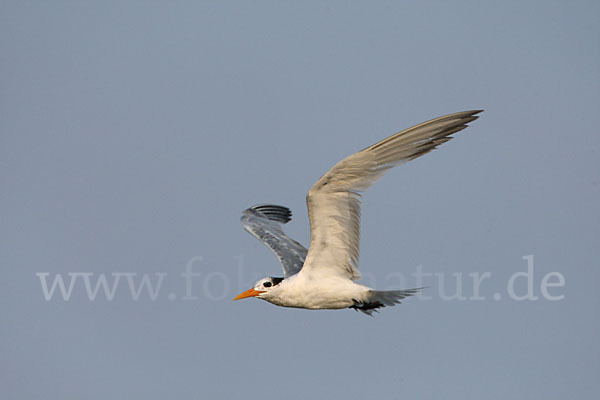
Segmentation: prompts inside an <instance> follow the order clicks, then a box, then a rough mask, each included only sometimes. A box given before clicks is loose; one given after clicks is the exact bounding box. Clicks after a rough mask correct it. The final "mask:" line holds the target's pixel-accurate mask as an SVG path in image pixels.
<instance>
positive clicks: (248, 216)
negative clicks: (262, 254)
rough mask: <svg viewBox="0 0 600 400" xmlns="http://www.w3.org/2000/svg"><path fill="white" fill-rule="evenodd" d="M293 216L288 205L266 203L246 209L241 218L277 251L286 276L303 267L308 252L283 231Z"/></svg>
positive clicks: (263, 241) (266, 243) (259, 237)
mask: <svg viewBox="0 0 600 400" xmlns="http://www.w3.org/2000/svg"><path fill="white" fill-rule="evenodd" d="M291 217H292V212H291V211H290V210H289V208H287V207H283V206H276V205H270V204H264V205H257V206H253V207H250V208H248V209H246V210H244V211H243V212H242V218H241V221H242V225H243V226H244V229H245V230H246V231H248V232H249V233H250V234H251V235H252V236H254V237H255V238H257V239H258V240H260V241H261V242H262V244H264V245H265V246H267V247H268V248H269V249H271V251H272V252H273V253H275V255H276V256H277V258H278V259H279V262H280V263H281V266H282V267H283V276H284V277H286V278H287V277H289V276H292V275H294V274H296V273H297V272H298V271H300V270H301V269H302V265H304V259H305V258H306V253H307V252H308V250H306V248H305V247H304V246H302V245H301V244H300V243H298V242H296V241H295V240H293V239H290V238H289V237H288V236H287V235H286V234H285V233H283V229H282V224H286V223H288V222H289V221H290V220H291Z"/></svg>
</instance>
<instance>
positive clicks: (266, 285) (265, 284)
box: [263, 282, 272, 287]
mask: <svg viewBox="0 0 600 400" xmlns="http://www.w3.org/2000/svg"><path fill="white" fill-rule="evenodd" d="M271 285H272V283H271V282H265V283H263V286H264V287H271Z"/></svg>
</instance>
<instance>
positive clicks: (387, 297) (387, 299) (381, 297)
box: [350, 288, 423, 315]
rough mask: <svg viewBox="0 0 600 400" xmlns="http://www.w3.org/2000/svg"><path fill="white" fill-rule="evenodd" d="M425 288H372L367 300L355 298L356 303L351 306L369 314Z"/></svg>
mask: <svg viewBox="0 0 600 400" xmlns="http://www.w3.org/2000/svg"><path fill="white" fill-rule="evenodd" d="M421 290H423V288H415V289H406V290H371V291H369V294H368V297H367V300H366V301H358V300H354V305H352V306H350V308H353V309H355V310H356V311H362V312H363V313H365V314H367V315H372V314H373V312H376V311H377V312H378V311H379V308H383V307H391V306H395V305H396V304H400V303H402V302H401V301H400V300H402V299H404V298H405V297H408V296H414V295H415V294H418V293H419V292H420V291H421Z"/></svg>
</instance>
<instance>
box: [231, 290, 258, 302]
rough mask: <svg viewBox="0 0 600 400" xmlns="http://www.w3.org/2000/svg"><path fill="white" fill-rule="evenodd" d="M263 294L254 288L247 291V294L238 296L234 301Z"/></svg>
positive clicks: (243, 293)
mask: <svg viewBox="0 0 600 400" xmlns="http://www.w3.org/2000/svg"><path fill="white" fill-rule="evenodd" d="M261 293H264V292H262V291H260V290H254V288H252V289H249V290H246V291H245V292H242V293H240V294H238V295H237V296H235V298H234V299H233V301H236V300H241V299H245V298H246V297H254V296H258V295H259V294H261Z"/></svg>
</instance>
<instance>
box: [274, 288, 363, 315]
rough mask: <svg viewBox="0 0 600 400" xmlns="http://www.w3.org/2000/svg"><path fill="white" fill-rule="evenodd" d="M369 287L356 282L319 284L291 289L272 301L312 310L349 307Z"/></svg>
mask: <svg viewBox="0 0 600 400" xmlns="http://www.w3.org/2000/svg"><path fill="white" fill-rule="evenodd" d="M367 291H368V288H366V287H363V286H362V285H357V284H355V283H350V285H322V286H321V285H319V286H312V287H310V289H309V290H306V289H304V290H302V289H300V290H291V291H289V292H288V293H287V294H286V295H284V296H281V297H280V298H278V299H271V300H269V301H271V303H273V304H276V305H278V306H282V307H294V308H307V309H311V310H322V309H333V310H336V309H341V308H348V307H351V306H352V305H354V304H355V302H356V301H361V300H362V298H363V297H364V295H365V293H366V292H367Z"/></svg>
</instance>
